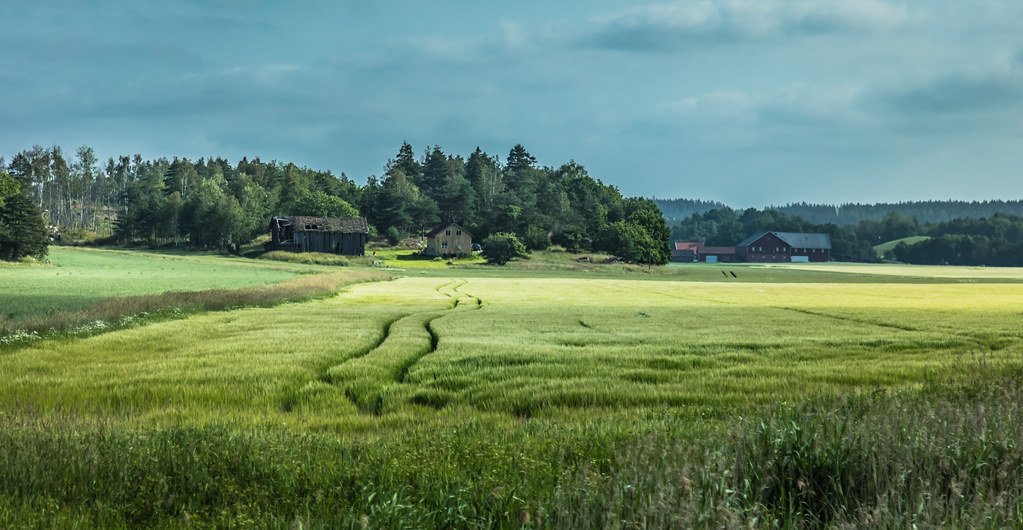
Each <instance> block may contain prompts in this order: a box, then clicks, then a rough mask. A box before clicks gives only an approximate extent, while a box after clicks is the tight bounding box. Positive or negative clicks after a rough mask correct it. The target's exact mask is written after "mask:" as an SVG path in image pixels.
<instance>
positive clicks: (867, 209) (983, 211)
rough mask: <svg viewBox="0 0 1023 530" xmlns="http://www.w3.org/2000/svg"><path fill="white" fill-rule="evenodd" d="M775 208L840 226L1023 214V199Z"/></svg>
mask: <svg viewBox="0 0 1023 530" xmlns="http://www.w3.org/2000/svg"><path fill="white" fill-rule="evenodd" d="M655 200H656V201H657V206H659V207H660V208H661V211H663V212H664V216H665V217H667V218H668V219H669V220H678V221H681V220H684V219H686V218H688V217H690V216H692V215H693V214H704V213H707V212H709V211H711V210H716V209H721V208H725V207H726V206H725V205H724V204H722V203H720V202H716V201H704V200H699V199H655ZM766 209H767V210H775V211H778V212H782V213H786V214H789V215H793V216H796V217H801V218H803V219H805V220H806V221H808V222H810V223H812V224H817V225H826V224H835V225H838V226H849V225H853V226H855V225H858V224H860V223H861V222H864V221H883V220H884V219H885V218H886V217H888V216H889V215H890V214H893V213H897V214H899V215H902V216H905V217H907V218H914V219H916V220H918V221H919V222H921V223H924V224H930V223H941V222H945V221H951V220H953V219H958V218H970V219H980V218H984V217H991V216H992V215H995V214H998V213H1007V214H1012V215H1016V216H1023V200H1009V201H1005V200H991V201H952V200H950V201H906V202H894V203H877V204H856V203H846V204H839V205H835V204H814V203H806V202H798V203H789V204H785V205H783V206H768V207H767V208H766Z"/></svg>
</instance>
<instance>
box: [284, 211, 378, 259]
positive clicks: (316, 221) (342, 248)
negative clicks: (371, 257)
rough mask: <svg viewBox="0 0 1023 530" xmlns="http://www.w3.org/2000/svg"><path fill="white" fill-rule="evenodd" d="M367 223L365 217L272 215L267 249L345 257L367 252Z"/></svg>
mask: <svg viewBox="0 0 1023 530" xmlns="http://www.w3.org/2000/svg"><path fill="white" fill-rule="evenodd" d="M368 238H369V224H368V223H367V222H366V219H365V218H364V217H354V218H351V219H341V218H335V217H308V216H304V215H293V216H291V217H274V218H272V219H270V249H271V250H286V251H290V252H326V253H329V254H344V255H347V256H362V255H364V254H366V240H367V239H368Z"/></svg>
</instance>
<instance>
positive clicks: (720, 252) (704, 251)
mask: <svg viewBox="0 0 1023 530" xmlns="http://www.w3.org/2000/svg"><path fill="white" fill-rule="evenodd" d="M696 258H697V260H699V261H706V262H707V263H732V262H733V261H735V247H705V246H702V245H701V246H700V249H699V250H698V251H696Z"/></svg>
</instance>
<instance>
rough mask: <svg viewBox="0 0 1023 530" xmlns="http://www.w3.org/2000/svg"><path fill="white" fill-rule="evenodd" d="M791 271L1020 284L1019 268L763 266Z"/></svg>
mask: <svg viewBox="0 0 1023 530" xmlns="http://www.w3.org/2000/svg"><path fill="white" fill-rule="evenodd" d="M764 266H765V267H783V268H789V269H792V270H805V271H817V272H831V273H839V274H865V275H880V276H899V277H904V278H926V279H933V280H940V279H957V280H973V281H978V282H979V281H1021V280H1023V268H1021V267H966V266H957V265H888V264H885V265H876V264H871V263H809V264H807V263H791V264H789V263H786V264H779V265H764Z"/></svg>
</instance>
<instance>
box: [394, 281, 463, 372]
mask: <svg viewBox="0 0 1023 530" xmlns="http://www.w3.org/2000/svg"><path fill="white" fill-rule="evenodd" d="M461 282H462V283H458V282H452V283H450V284H445V285H444V286H442V287H440V288H438V289H437V292H439V293H441V294H443V295H445V296H447V297H449V298H451V299H452V300H454V302H453V303H452V305H451V309H449V310H448V311H446V312H444V314H441V315H437V316H435V317H433V318H431V319H430V320H427V321H426V322H425V323H424V324H423V327H424V328H425V329H426V333H427V334H429V335H430V349H429V350H428V351H426V352H423V353H422V354H420V355H417V356H415V358H413V359H411V362H409V363H407V364H405V365H403V366H402V367H401V370H400V371H399V372H398V377H397V378H396V380H395V382H396V383H404V382H405V380H406V379H407V378H408V374H409V372H410V371H411V370H412V367H413V366H415V365H416V363H418V362H419V361H421V360H422V359H423V358H424V357H426V356H427V355H430V354H431V353H434V352H436V351H437V348H438V347H439V346H440V335H439V334H438V333H437V330H436V329H434V327H433V323H434V322H436V321H437V320H439V319H441V318H444V317H446V316H448V315H449V314H451V311H454V310H456V309H458V306H459V305H461V302H462V298H461V296H459V295H464V296H465V297H466V298H469V299H470V300H472V301H473V304H474V305H473V310H479V309H483V300H482V299H481V298H479V297H478V296H474V295H472V294H469V293H466V292H462V291H461V290H460V289H461V288H462V287H464V286H465V284H467V283H469V282H468V281H467V280H461ZM452 285H453V287H452ZM444 287H450V288H451V289H450V292H444V291H441V290H440V289H443V288H444Z"/></svg>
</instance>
